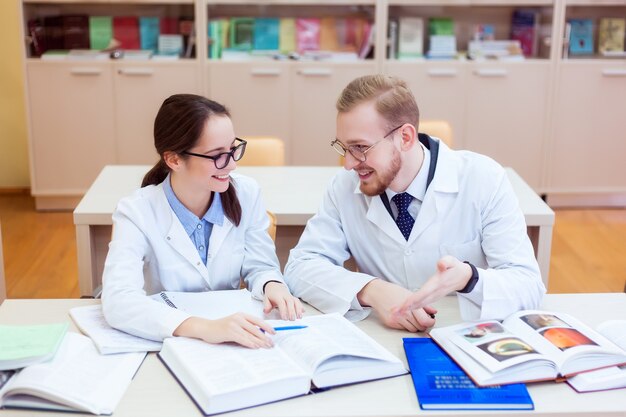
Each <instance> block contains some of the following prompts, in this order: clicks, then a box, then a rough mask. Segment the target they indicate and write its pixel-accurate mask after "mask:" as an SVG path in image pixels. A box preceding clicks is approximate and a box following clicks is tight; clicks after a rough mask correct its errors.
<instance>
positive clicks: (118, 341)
mask: <svg viewBox="0 0 626 417" xmlns="http://www.w3.org/2000/svg"><path fill="white" fill-rule="evenodd" d="M70 317H72V320H74V323H76V327H78V328H79V329H80V331H81V332H83V333H84V334H86V335H87V336H89V337H90V338H91V340H92V341H93V343H94V344H95V345H96V347H97V348H98V351H99V352H100V353H101V354H102V355H109V354H114V353H127V352H157V351H159V350H161V345H162V343H161V342H156V341H154V340H148V339H144V338H141V337H138V336H133V335H132V334H128V333H126V332H123V331H121V330H117V329H114V328H113V327H111V326H109V323H107V321H106V319H105V318H104V314H103V313H102V306H101V305H100V304H97V305H92V306H83V307H74V308H72V309H70Z"/></svg>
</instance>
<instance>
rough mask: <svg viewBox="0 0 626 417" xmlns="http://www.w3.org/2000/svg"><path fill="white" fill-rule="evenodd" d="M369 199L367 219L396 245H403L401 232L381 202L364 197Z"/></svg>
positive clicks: (377, 198) (403, 240) (404, 241)
mask: <svg viewBox="0 0 626 417" xmlns="http://www.w3.org/2000/svg"><path fill="white" fill-rule="evenodd" d="M365 198H369V200H370V204H369V207H368V210H367V219H368V220H369V221H370V222H372V223H374V224H375V225H376V226H377V227H378V228H379V229H381V230H382V231H383V232H384V233H385V234H386V235H387V236H389V237H390V238H391V239H393V240H395V241H396V242H398V243H402V244H405V243H406V240H405V239H404V236H402V232H400V229H399V228H398V225H397V224H396V222H395V221H394V220H393V218H392V217H391V215H390V214H389V212H388V211H387V209H386V208H385V205H384V204H383V201H382V200H381V198H380V197H378V196H377V197H365Z"/></svg>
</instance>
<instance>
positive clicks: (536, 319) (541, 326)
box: [430, 310, 626, 386]
mask: <svg viewBox="0 0 626 417" xmlns="http://www.w3.org/2000/svg"><path fill="white" fill-rule="evenodd" d="M430 335H431V337H432V338H433V339H434V340H435V342H437V344H439V345H440V346H441V347H442V348H443V349H444V350H445V351H446V352H447V353H448V354H449V355H450V356H451V357H452V359H454V360H455V361H456V362H457V363H458V365H459V366H460V367H461V368H462V369H463V370H464V371H465V372H466V373H467V374H468V376H469V377H470V378H471V379H472V380H473V381H474V382H475V383H476V385H479V386H487V385H498V384H509V383H515V382H533V381H542V380H554V379H557V380H558V379H562V378H570V377H572V376H574V375H576V374H578V373H580V372H587V371H592V370H595V369H600V368H605V367H609V366H616V365H623V364H626V351H625V350H623V349H622V348H620V347H619V346H617V345H616V343H615V342H612V341H611V340H609V339H608V338H607V337H606V336H603V335H602V334H600V333H599V332H597V331H594V330H593V329H591V328H590V327H588V326H586V325H585V324H583V323H582V322H580V321H579V320H577V319H576V318H574V317H572V316H570V315H568V314H565V313H556V312H551V311H539V310H524V311H519V312H517V313H514V314H511V315H510V316H508V317H507V318H506V319H504V320H503V321H502V322H498V321H495V320H488V321H482V322H474V323H462V324H458V325H454V326H447V327H440V328H435V329H433V330H431V332H430Z"/></svg>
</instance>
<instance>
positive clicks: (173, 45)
mask: <svg viewBox="0 0 626 417" xmlns="http://www.w3.org/2000/svg"><path fill="white" fill-rule="evenodd" d="M28 31H29V34H28V38H29V40H30V45H31V56H35V57H39V56H42V55H43V54H44V53H46V51H49V50H71V49H92V50H105V49H107V50H108V49H122V50H140V49H141V50H146V51H152V52H153V53H155V54H160V55H177V56H184V57H192V56H193V55H194V50H193V49H194V44H195V42H194V22H193V19H191V18H185V17H183V18H173V17H154V16H142V17H137V16H88V15H60V16H46V17H43V18H36V19H31V20H29V21H28Z"/></svg>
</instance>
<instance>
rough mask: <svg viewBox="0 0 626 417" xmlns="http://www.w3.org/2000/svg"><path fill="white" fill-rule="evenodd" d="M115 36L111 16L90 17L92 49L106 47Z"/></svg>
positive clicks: (90, 42) (90, 43)
mask: <svg viewBox="0 0 626 417" xmlns="http://www.w3.org/2000/svg"><path fill="white" fill-rule="evenodd" d="M112 37H113V20H112V19H111V16H90V17H89V45H90V48H91V49H105V48H107V47H108V46H109V44H110V43H111V38H112Z"/></svg>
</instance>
